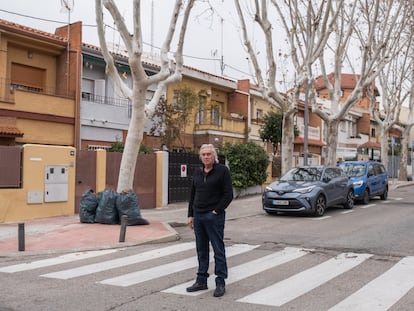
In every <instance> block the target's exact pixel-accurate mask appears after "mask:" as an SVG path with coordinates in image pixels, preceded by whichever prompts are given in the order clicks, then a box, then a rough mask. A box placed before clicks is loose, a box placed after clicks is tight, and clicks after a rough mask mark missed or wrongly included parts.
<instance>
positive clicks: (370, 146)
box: [358, 141, 381, 150]
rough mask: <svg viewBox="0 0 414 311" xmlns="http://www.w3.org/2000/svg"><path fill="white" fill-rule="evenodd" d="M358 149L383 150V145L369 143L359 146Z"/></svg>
mask: <svg viewBox="0 0 414 311" xmlns="http://www.w3.org/2000/svg"><path fill="white" fill-rule="evenodd" d="M358 148H365V149H377V150H381V144H380V143H377V142H374V141H367V142H366V143H363V144H362V145H359V146H358Z"/></svg>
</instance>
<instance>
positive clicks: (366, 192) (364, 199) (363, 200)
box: [362, 189, 370, 204]
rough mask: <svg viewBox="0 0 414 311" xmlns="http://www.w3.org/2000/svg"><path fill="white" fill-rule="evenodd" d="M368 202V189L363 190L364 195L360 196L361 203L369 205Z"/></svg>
mask: <svg viewBox="0 0 414 311" xmlns="http://www.w3.org/2000/svg"><path fill="white" fill-rule="evenodd" d="M369 200H370V197H369V190H368V189H365V190H364V195H363V196H362V203H364V204H368V203H369Z"/></svg>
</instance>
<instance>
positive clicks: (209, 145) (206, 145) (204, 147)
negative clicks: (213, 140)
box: [200, 144, 219, 163]
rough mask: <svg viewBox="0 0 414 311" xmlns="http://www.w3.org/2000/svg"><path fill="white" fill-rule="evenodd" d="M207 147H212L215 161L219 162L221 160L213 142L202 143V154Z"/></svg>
mask: <svg viewBox="0 0 414 311" xmlns="http://www.w3.org/2000/svg"><path fill="white" fill-rule="evenodd" d="M206 148H210V149H211V153H212V154H213V157H214V162H216V163H218V162H219V161H218V157H217V151H216V148H215V147H214V145H213V144H202V145H201V147H200V154H201V150H203V149H206Z"/></svg>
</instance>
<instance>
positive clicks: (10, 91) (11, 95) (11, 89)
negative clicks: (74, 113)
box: [0, 79, 75, 103]
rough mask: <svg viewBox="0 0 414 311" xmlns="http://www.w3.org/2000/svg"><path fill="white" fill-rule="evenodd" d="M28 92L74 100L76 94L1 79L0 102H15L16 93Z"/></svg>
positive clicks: (54, 88)
mask: <svg viewBox="0 0 414 311" xmlns="http://www.w3.org/2000/svg"><path fill="white" fill-rule="evenodd" d="M17 91H19V92H26V93H33V94H41V95H48V96H56V97H67V98H71V99H74V98H75V92H67V91H66V90H61V89H58V88H57V87H42V88H40V87H38V86H36V87H34V86H30V85H25V84H19V83H16V82H13V83H12V81H11V80H10V79H0V101H4V102H11V103H14V101H15V93H16V92H17Z"/></svg>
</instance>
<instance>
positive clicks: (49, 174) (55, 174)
mask: <svg viewBox="0 0 414 311" xmlns="http://www.w3.org/2000/svg"><path fill="white" fill-rule="evenodd" d="M68 177H69V176H68V168H67V166H65V165H46V168H45V202H65V201H67V200H68V190H69V186H68Z"/></svg>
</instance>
